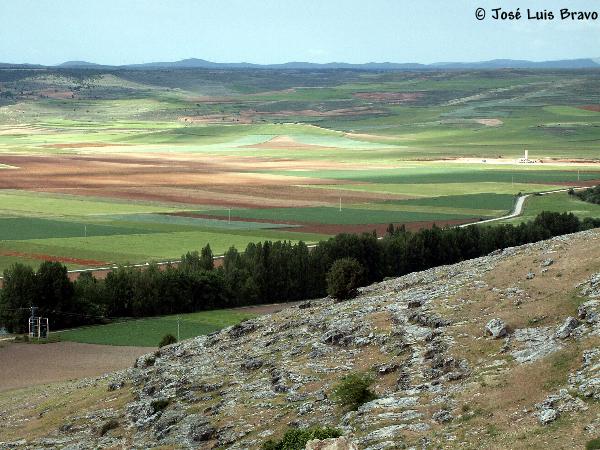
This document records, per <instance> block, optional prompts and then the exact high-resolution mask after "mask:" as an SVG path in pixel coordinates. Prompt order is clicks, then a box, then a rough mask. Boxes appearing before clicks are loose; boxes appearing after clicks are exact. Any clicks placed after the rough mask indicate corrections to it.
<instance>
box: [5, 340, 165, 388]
mask: <svg viewBox="0 0 600 450" xmlns="http://www.w3.org/2000/svg"><path fill="white" fill-rule="evenodd" d="M0 345H1V346H0V391H8V390H11V389H17V388H22V387H26V386H33V385H36V384H46V383H54V382H57V381H67V380H72V379H76V378H84V377H91V376H98V375H102V374H104V373H107V372H112V371H115V370H121V369H125V368H127V367H130V366H132V365H133V362H134V361H135V359H136V358H137V357H138V356H141V355H143V354H145V353H149V352H151V351H155V350H156V349H155V348H153V347H152V348H148V347H121V346H112V345H94V344H79V343H76V342H56V343H50V344H16V343H12V342H7V341H4V342H0Z"/></svg>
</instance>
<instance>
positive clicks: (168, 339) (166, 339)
mask: <svg viewBox="0 0 600 450" xmlns="http://www.w3.org/2000/svg"><path fill="white" fill-rule="evenodd" d="M176 342H177V338H176V337H175V336H173V335H172V334H165V335H164V336H163V337H162V339H161V340H160V342H159V343H158V348H161V347H164V346H165V345H171V344H175V343H176Z"/></svg>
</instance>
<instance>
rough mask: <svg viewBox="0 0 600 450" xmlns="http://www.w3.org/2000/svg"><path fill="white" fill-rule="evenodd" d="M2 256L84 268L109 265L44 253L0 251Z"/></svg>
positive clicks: (104, 262)
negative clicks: (78, 265) (77, 265)
mask: <svg viewBox="0 0 600 450" xmlns="http://www.w3.org/2000/svg"><path fill="white" fill-rule="evenodd" d="M0 256H17V257H21V258H27V259H39V260H40V261H58V262H61V263H72V264H80V265H82V266H92V267H98V266H104V265H106V264H108V263H107V262H106V261H98V260H95V259H81V258H70V257H66V256H53V255H45V254H43V253H25V252H16V251H12V250H0Z"/></svg>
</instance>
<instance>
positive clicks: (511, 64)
mask: <svg viewBox="0 0 600 450" xmlns="http://www.w3.org/2000/svg"><path fill="white" fill-rule="evenodd" d="M12 67H18V68H43V67H48V68H50V67H56V68H65V69H359V70H420V69H430V70H441V69H590V68H600V58H579V59H561V60H553V61H529V60H516V59H493V60H489V61H478V62H438V63H433V64H421V63H392V62H369V63H364V64H352V63H344V62H331V63H311V62H304V61H290V62H287V63H283V64H254V63H247V62H240V63H219V62H213V61H207V60H205V59H198V58H188V59H182V60H180V61H172V62H168V61H165V62H150V63H142V64H125V65H120V66H113V65H103V64H96V63H92V62H88V61H67V62H64V63H62V64H58V65H56V66H41V65H35V64H3V63H0V68H12Z"/></svg>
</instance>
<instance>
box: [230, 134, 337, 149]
mask: <svg viewBox="0 0 600 450" xmlns="http://www.w3.org/2000/svg"><path fill="white" fill-rule="evenodd" d="M241 148H258V149H273V148H276V149H287V148H293V149H296V150H298V149H302V150H309V149H319V150H323V149H331V150H333V149H334V148H335V147H326V146H323V145H315V144H303V143H302V142H298V141H296V140H294V139H293V138H292V137H290V136H275V137H274V138H272V139H269V140H268V141H266V142H262V143H260V144H251V145H244V146H242V147H241Z"/></svg>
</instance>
